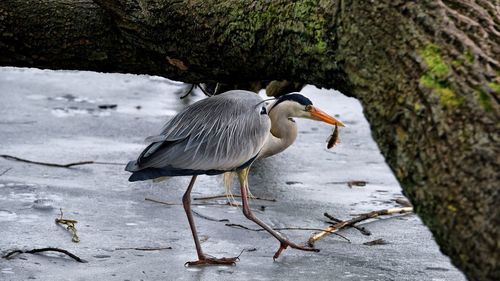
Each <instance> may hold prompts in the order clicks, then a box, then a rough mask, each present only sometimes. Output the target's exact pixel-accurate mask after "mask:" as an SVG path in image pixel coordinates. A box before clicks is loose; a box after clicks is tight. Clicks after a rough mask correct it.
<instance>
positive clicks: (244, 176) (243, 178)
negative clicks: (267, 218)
mask: <svg viewBox="0 0 500 281" xmlns="http://www.w3.org/2000/svg"><path fill="white" fill-rule="evenodd" d="M248 171H249V168H245V169H243V170H240V171H239V172H238V178H239V180H240V188H241V202H242V203H243V214H244V215H245V217H247V218H248V219H249V220H251V221H253V222H255V223H256V224H258V225H259V226H260V227H262V228H263V229H265V230H266V231H267V232H269V233H270V234H271V235H272V236H274V237H275V238H276V239H278V241H280V248H279V249H278V251H276V253H275V254H274V256H273V259H277V258H278V257H279V256H280V254H281V252H283V250H285V249H286V248H287V247H288V246H290V247H291V248H294V249H298V250H303V251H312V252H319V250H318V249H314V248H309V247H305V246H300V245H297V244H295V243H293V242H291V241H289V240H288V239H286V238H285V237H283V235H282V234H281V233H279V232H277V231H276V230H274V229H272V228H271V227H270V226H268V225H267V224H265V223H264V222H263V221H261V220H260V219H258V218H257V217H256V216H255V215H254V214H253V213H252V210H251V209H250V206H249V205H248Z"/></svg>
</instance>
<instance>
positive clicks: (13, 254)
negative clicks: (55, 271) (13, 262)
mask: <svg viewBox="0 0 500 281" xmlns="http://www.w3.org/2000/svg"><path fill="white" fill-rule="evenodd" d="M41 252H58V253H63V254H65V255H67V256H69V257H70V258H72V259H74V260H75V261H77V262H81V263H86V262H87V261H86V260H84V259H81V258H80V257H78V256H77V255H75V254H72V253H70V252H68V251H66V250H64V249H59V248H52V247H48V248H39V249H32V250H13V251H10V252H8V253H7V254H6V255H4V256H3V258H4V259H8V260H10V259H12V258H14V257H15V256H17V255H19V254H36V253H41Z"/></svg>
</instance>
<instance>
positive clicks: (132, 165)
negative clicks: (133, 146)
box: [125, 160, 140, 172]
mask: <svg viewBox="0 0 500 281" xmlns="http://www.w3.org/2000/svg"><path fill="white" fill-rule="evenodd" d="M139 170H140V169H139V165H137V161H135V160H134V161H130V162H128V164H127V166H126V167H125V171H128V172H135V171H139Z"/></svg>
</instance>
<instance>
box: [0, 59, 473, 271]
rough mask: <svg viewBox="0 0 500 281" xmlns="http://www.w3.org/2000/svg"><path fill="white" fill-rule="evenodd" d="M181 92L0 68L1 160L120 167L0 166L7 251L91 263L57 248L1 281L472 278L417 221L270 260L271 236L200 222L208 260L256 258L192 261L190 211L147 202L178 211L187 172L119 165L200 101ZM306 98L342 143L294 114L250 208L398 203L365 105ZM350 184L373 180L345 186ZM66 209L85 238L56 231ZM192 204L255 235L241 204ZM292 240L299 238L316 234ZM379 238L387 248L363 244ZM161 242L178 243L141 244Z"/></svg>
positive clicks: (212, 187) (6, 266) (284, 220)
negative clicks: (292, 131)
mask: <svg viewBox="0 0 500 281" xmlns="http://www.w3.org/2000/svg"><path fill="white" fill-rule="evenodd" d="M187 89H188V86H187V85H185V84H182V83H179V82H173V81H169V80H166V79H163V78H160V77H150V76H137V75H124V74H102V73H94V72H78V71H49V70H38V69H18V68H0V99H1V103H0V113H1V116H2V118H1V120H0V154H11V155H14V156H17V157H21V158H27V159H30V160H34V161H45V162H55V163H62V164H64V163H69V162H78V161H86V160H92V161H101V162H108V163H115V165H113V164H109V165H85V166H77V167H74V168H71V169H65V168H55V167H47V166H40V165H33V164H28V163H21V162H16V161H11V160H6V159H3V158H0V174H2V173H3V172H5V173H4V174H3V175H1V176H0V251H1V252H2V253H6V252H7V251H9V250H12V249H15V248H22V249H31V248H37V247H48V246H53V247H59V248H63V249H66V250H69V251H71V252H73V253H75V254H77V255H79V256H80V257H82V258H83V259H85V260H87V261H89V262H88V263H85V264H80V263H76V262H75V261H73V260H71V259H69V258H67V257H65V256H60V255H59V254H46V255H42V254H40V255H28V254H24V255H21V256H20V257H17V258H15V259H12V260H5V259H0V280H28V279H36V280H96V279H98V280H313V279H316V280H464V277H463V275H462V274H461V273H460V272H459V271H457V270H456V269H455V268H454V267H453V266H452V265H451V264H450V262H449V260H448V258H447V257H445V256H443V255H442V254H441V253H440V252H439V249H438V247H437V245H436V243H435V242H434V240H433V238H432V236H431V234H430V232H429V231H428V230H427V229H426V228H425V226H423V225H422V223H421V221H420V220H419V219H418V217H416V216H415V215H407V216H402V217H397V218H391V219H383V220H377V221H374V222H371V223H368V224H366V225H365V226H366V227H367V228H368V229H369V230H370V231H371V232H372V235H371V236H363V235H361V234H360V233H359V232H357V231H356V230H345V231H342V232H341V234H342V235H344V236H346V237H348V238H349V239H350V240H351V243H348V242H346V241H345V240H343V239H341V238H339V237H336V236H332V237H328V238H326V239H324V240H322V241H320V242H318V243H317V244H316V246H317V247H318V248H320V249H321V252H319V253H308V252H300V251H296V250H290V249H288V250H286V251H285V252H284V254H283V256H282V257H281V258H279V259H278V260H277V261H276V262H273V260H272V255H273V254H274V251H276V250H277V248H278V243H277V241H276V240H275V239H274V238H272V237H271V236H270V235H268V234H267V233H264V232H252V231H247V230H242V229H235V228H229V227H227V226H225V223H227V222H213V221H209V220H206V219H201V218H199V217H195V220H196V221H197V225H198V230H199V233H200V237H202V238H203V240H204V242H203V243H202V246H203V248H204V250H205V251H206V252H207V253H209V254H212V255H214V256H234V255H238V254H239V253H240V252H241V251H242V250H243V249H252V248H255V249H256V250H255V251H249V252H244V253H243V254H242V256H241V257H240V261H239V262H238V263H237V265H236V266H230V267H228V266H216V267H206V268H186V267H184V262H186V261H188V260H193V259H195V257H196V254H195V249H194V244H193V242H192V238H191V234H190V231H189V228H188V224H187V220H186V219H185V215H184V211H183V209H182V206H180V205H172V206H166V205H161V204H158V203H154V202H151V201H145V200H144V199H145V198H153V199H156V200H162V201H167V202H172V203H177V204H180V202H181V200H180V198H181V196H182V194H183V192H184V190H185V188H186V186H187V183H188V181H189V178H172V179H169V180H167V181H164V182H161V183H158V184H153V183H151V182H139V183H129V182H128V181H127V178H128V176H129V174H128V173H127V172H125V171H123V167H124V164H125V163H126V162H127V161H128V160H131V159H133V158H135V157H136V156H137V155H138V153H139V152H140V151H141V149H142V148H143V147H144V143H143V140H144V138H145V137H147V136H149V135H153V134H155V133H157V132H158V131H159V130H160V128H161V126H162V124H163V123H164V122H165V120H167V119H168V118H171V116H173V115H174V114H175V113H176V112H178V111H179V110H180V109H182V108H183V107H184V106H186V105H187V104H190V103H192V102H194V101H195V100H198V99H200V98H203V95H202V94H201V93H200V92H196V93H195V94H196V95H195V96H190V97H188V98H186V99H184V100H180V99H179V97H180V96H181V95H182V94H183V93H185V91H186V90H187ZM302 93H303V94H304V95H306V96H308V97H309V98H310V99H311V100H312V101H313V103H314V104H315V105H316V106H318V107H320V108H321V109H323V110H324V111H326V112H328V113H330V114H333V115H336V116H338V118H339V119H340V120H342V121H343V122H344V123H345V124H346V125H347V127H346V128H342V130H341V132H340V139H341V143H340V144H338V145H337V146H336V147H335V148H334V149H333V150H327V149H326V139H327V137H328V136H329V135H330V134H331V130H332V128H331V127H330V126H328V125H327V124H322V123H317V122H314V121H310V120H297V123H298V126H299V131H300V133H299V137H298V139H297V141H296V143H295V144H294V145H293V146H292V147H291V148H289V149H288V150H286V151H285V152H284V153H282V154H280V155H277V156H275V157H272V158H269V159H265V160H262V161H260V162H259V163H257V164H256V165H255V166H254V167H253V168H252V171H251V176H250V185H251V189H252V193H253V194H254V195H256V196H259V197H267V198H275V199H276V200H277V201H276V202H266V201H258V200H254V201H252V205H253V207H254V209H255V212H256V214H257V215H258V216H259V217H260V218H262V219H263V220H264V221H266V222H268V223H270V224H271V225H273V226H274V227H284V226H295V227H314V228H322V227H325V226H326V224H325V223H324V220H325V218H324V217H323V213H324V212H329V213H331V214H333V215H335V216H337V217H339V218H344V219H347V218H349V217H350V215H351V214H355V213H361V212H366V211H372V210H375V209H380V208H386V207H392V206H396V205H397V204H396V203H395V202H394V201H392V199H394V198H399V197H401V196H402V195H401V189H400V187H399V185H398V183H397V181H396V180H395V178H394V176H393V175H392V173H391V171H390V170H389V169H388V167H387V166H386V164H385V163H384V159H383V157H382V156H381V154H380V152H379V150H378V149H377V146H376V144H375V143H374V142H373V140H372V139H371V137H370V130H369V126H368V124H367V122H366V120H365V119H364V118H363V114H362V109H361V106H360V104H359V102H358V101H357V100H355V99H352V98H348V97H345V96H343V95H342V94H340V93H338V92H336V91H333V90H319V89H316V88H314V87H312V86H308V87H306V88H305V89H304V90H303V91H302ZM99 105H116V108H106V107H104V109H103V108H99ZM9 168H11V169H10V170H8V169H9ZM351 180H363V181H367V182H368V183H367V185H366V186H353V187H352V188H349V187H348V186H347V184H346V182H347V181H351ZM222 192H223V188H222V181H221V179H220V177H206V176H203V177H199V179H198V181H197V183H196V185H195V187H194V191H193V196H194V197H196V196H200V195H214V194H221V193H222ZM235 192H236V190H235ZM194 202H196V203H199V202H200V201H194ZM210 202H219V203H224V202H225V201H224V200H219V201H210ZM262 206H264V207H262ZM60 208H62V210H63V212H64V217H65V218H68V219H75V220H78V223H77V225H76V228H77V230H78V235H79V237H80V240H81V242H80V243H78V244H75V243H72V242H71V235H70V234H69V233H68V232H67V231H66V230H65V229H64V228H62V227H60V226H58V225H56V224H55V223H54V219H55V218H56V217H58V216H59V209H60ZM194 210H196V211H197V212H199V213H200V214H203V215H205V216H210V217H212V218H217V219H228V220H230V222H231V223H237V224H242V225H245V226H248V227H251V228H255V227H256V226H255V225H254V224H253V223H252V222H249V221H248V220H246V219H245V218H244V216H243V215H242V214H241V210H240V209H239V208H236V207H229V206H225V205H204V206H196V207H195V208H194ZM285 234H286V235H287V236H288V237H289V238H291V239H292V240H294V241H296V242H302V241H305V240H306V239H307V238H308V236H309V235H310V234H311V232H310V231H286V232H285ZM378 238H382V239H384V240H385V241H387V242H388V244H387V245H376V246H366V245H363V243H365V242H368V241H372V240H375V239H378ZM155 247H156V248H165V247H172V249H163V250H156V251H146V250H144V248H155ZM141 249H142V250H141Z"/></svg>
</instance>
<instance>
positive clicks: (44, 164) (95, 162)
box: [0, 154, 125, 168]
mask: <svg viewBox="0 0 500 281" xmlns="http://www.w3.org/2000/svg"><path fill="white" fill-rule="evenodd" d="M0 157H3V158H5V159H8V160H16V161H20V162H24V163H30V164H36V165H43V166H49V167H57V168H71V167H73V166H79V165H88V164H98V165H120V166H123V165H125V164H123V163H114V162H99V161H81V162H73V163H68V164H57V163H48V162H39V161H32V160H27V159H23V158H19V157H16V156H12V155H7V154H0Z"/></svg>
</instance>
